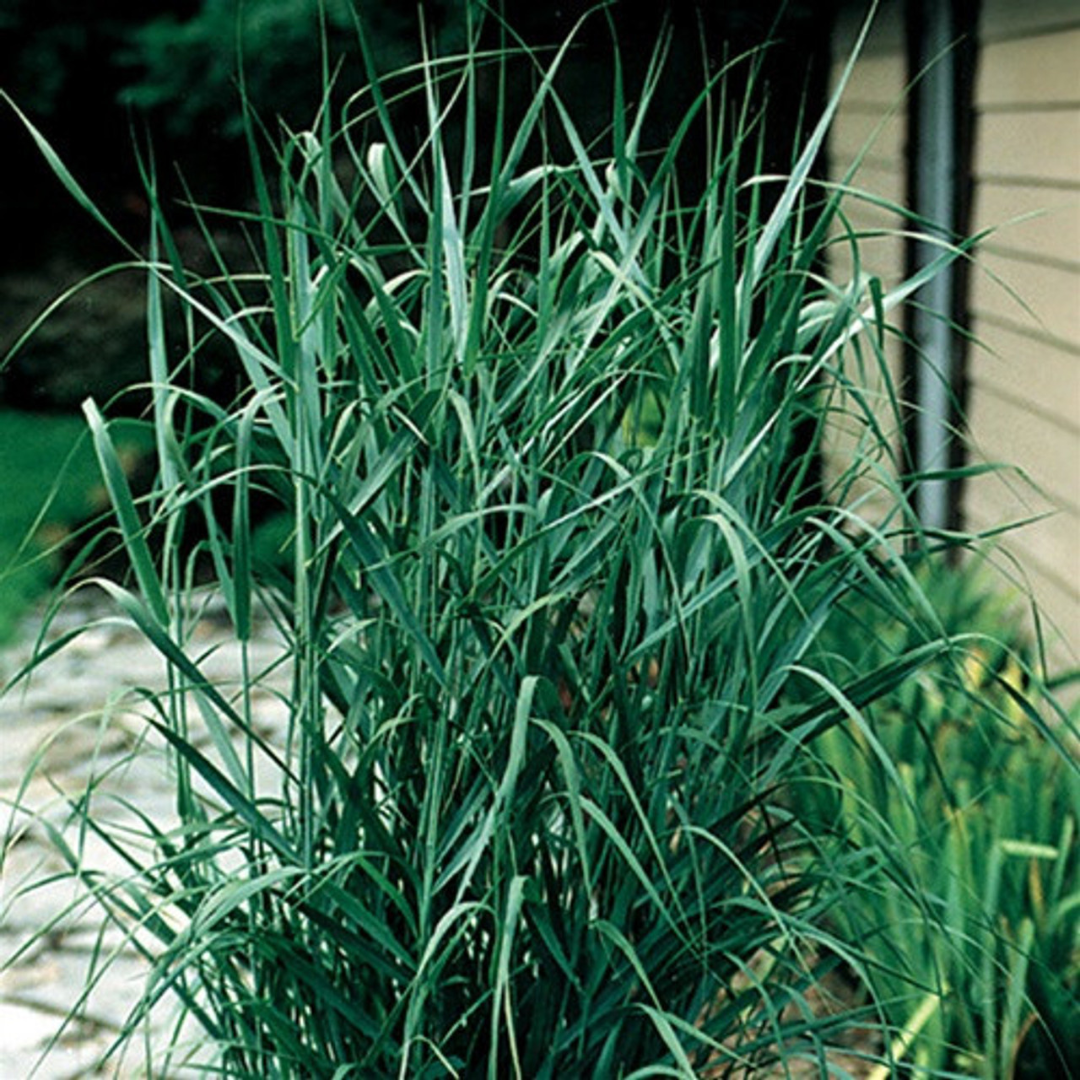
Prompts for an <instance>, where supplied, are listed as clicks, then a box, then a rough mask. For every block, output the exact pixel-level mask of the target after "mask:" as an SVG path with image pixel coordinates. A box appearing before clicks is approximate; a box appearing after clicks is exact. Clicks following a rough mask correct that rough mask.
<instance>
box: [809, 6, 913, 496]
mask: <svg viewBox="0 0 1080 1080" xmlns="http://www.w3.org/2000/svg"><path fill="white" fill-rule="evenodd" d="M859 17H860V13H847V14H846V15H844V16H842V17H841V25H840V26H839V27H838V32H837V36H836V49H835V55H834V66H833V73H832V75H833V78H832V82H833V86H834V87H835V86H836V85H837V83H838V82H839V79H840V76H841V74H842V72H843V70H844V66H845V64H846V62H847V58H848V49H849V48H850V46H851V44H852V42H854V40H855V37H856V35H857V32H858V26H859ZM906 84H907V65H906V57H905V46H904V25H903V5H902V3H900V2H899V0H893V2H888V3H886V4H884V5H883V7H882V10H881V11H880V13H879V16H878V19H877V21H876V22H875V24H874V27H873V31H872V35H871V37H870V38H869V40H868V41H867V44H866V47H865V49H864V51H863V54H862V55H861V56H860V58H859V60H858V62H857V63H856V66H855V69H854V71H853V72H852V75H851V78H850V80H849V82H848V85H847V88H846V90H845V92H844V96H843V99H842V101H841V104H840V108H839V110H838V112H837V115H836V119H835V121H834V123H833V127H832V130H831V132H830V141H829V171H830V176H831V178H832V179H833V180H836V181H839V180H843V179H845V177H847V175H848V172H849V170H850V169H851V167H852V166H853V164H854V163H855V162H856V161H859V162H860V164H859V168H858V171H857V173H856V174H855V175H854V176H853V177H852V178H851V179H850V180H849V183H850V185H851V186H852V187H853V188H856V189H859V190H861V191H865V192H867V193H868V194H870V195H873V196H875V197H877V198H879V199H884V200H887V201H888V202H890V203H894V204H897V205H903V202H904V194H905V189H906V184H905V175H906V171H907V165H906V158H905V155H906V153H907V114H906V109H905V107H904V94H905V87H906ZM845 212H846V215H847V217H848V220H849V222H850V226H851V227H852V228H853V229H854V230H855V231H856V232H857V233H858V234H859V236H860V244H859V258H860V260H861V268H862V271H863V273H864V274H872V275H874V276H876V277H879V278H880V279H881V281H882V283H883V285H884V286H885V288H889V287H890V286H892V285H895V284H897V283H898V282H899V281H900V280H902V278H903V273H904V242H903V240H902V239H900V238H899V237H898V236H897V235H896V233H897V231H898V230H900V229H903V228H904V217H903V215H902V214H898V213H894V212H891V211H890V210H888V209H886V208H883V207H880V206H876V205H873V204H872V203H871V202H868V201H864V200H860V199H858V198H856V197H851V198H849V199H848V201H847V204H846V207H845ZM879 233H880V234H883V235H875V234H879ZM853 269H854V266H853V259H852V253H851V250H850V245H849V244H848V243H847V241H846V240H845V239H844V238H843V237H842V236H841V235H840V233H839V232H836V233H834V242H833V245H832V247H831V248H830V253H829V272H830V277H831V278H832V280H833V281H835V282H837V283H846V282H848V281H850V279H851V276H852V272H853ZM886 361H887V367H888V371H889V379H890V380H891V382H892V384H893V386H894V387H900V375H901V370H902V350H901V348H900V346H899V343H898V342H897V341H896V340H895V339H890V340H889V341H888V344H887V347H886ZM857 363H858V361H857V358H856V356H855V355H854V351H852V352H851V354H850V355H849V356H848V357H847V358H846V359H845V366H844V375H845V377H846V378H849V379H852V380H857V381H858V382H860V383H862V384H863V385H865V387H866V392H867V396H868V398H869V400H870V401H871V402H872V403H873V413H874V416H875V419H876V422H877V423H878V424H879V425H880V426H881V428H882V430H884V431H885V432H887V434H888V435H889V437H890V441H891V443H892V449H893V450H894V451H895V449H896V448H897V447H898V445H899V435H900V433H899V431H898V430H897V423H896V418H895V417H894V416H893V415H892V413H893V410H892V408H891V406H890V402H889V392H888V387H887V380H886V379H885V378H884V377H883V376H882V375H881V374H880V372H874V371H873V370H872V364H873V361H872V360H871V359H870V358H867V363H868V364H870V365H871V370H870V371H869V373H868V374H867V376H866V377H865V378H862V377H860V372H859V369H858V367H857ZM833 406H834V409H835V412H834V419H833V422H832V424H831V425H830V428H829V431H828V434H827V437H826V439H825V446H824V466H825V478H826V482H827V483H829V482H832V481H834V480H835V479H836V477H837V476H839V475H841V474H842V473H843V472H844V470H845V468H846V467H847V465H848V464H849V463H850V462H851V461H852V460H853V458H854V456H855V454H856V453H857V452H858V448H859V443H860V440H861V439H862V438H864V437H865V434H866V421H865V420H864V419H862V417H861V416H860V414H859V410H858V409H857V407H856V405H855V403H854V402H853V401H852V400H851V398H850V397H849V396H848V395H846V394H842V393H839V394H837V395H836V396H835V398H834V399H833ZM889 471H890V472H891V469H890V470H889ZM875 482H876V481H875V480H874V479H873V478H872V477H870V476H868V477H867V479H866V482H865V483H862V484H860V485H858V486H857V487H856V488H855V489H854V490H852V491H851V492H850V493H849V495H850V498H851V499H852V500H864V499H869V502H868V503H864V504H863V505H861V506H860V512H862V513H864V514H867V515H868V516H870V517H876V516H878V514H877V513H876V511H877V508H878V506H879V505H881V506H883V505H884V502H881V503H877V502H876V501H875V499H874V496H873V487H874V484H875Z"/></svg>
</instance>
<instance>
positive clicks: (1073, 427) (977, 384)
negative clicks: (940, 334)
mask: <svg viewBox="0 0 1080 1080" xmlns="http://www.w3.org/2000/svg"><path fill="white" fill-rule="evenodd" d="M977 368H978V365H975V366H974V367H972V368H969V369H968V381H969V383H970V384H971V386H972V388H978V389H979V390H980V391H982V393H984V394H985V395H986V396H987V397H992V398H997V400H998V401H1003V402H1005V403H1006V404H1008V405H1012V406H1014V407H1015V408H1016V409H1018V410H1019V411H1021V412H1023V413H1024V414H1025V415H1026V416H1037V417H1038V418H1039V419H1040V420H1043V421H1045V422H1046V423H1048V424H1051V425H1052V426H1054V427H1056V428H1057V429H1058V431H1060V432H1061V434H1062V435H1068V436H1069V437H1070V438H1080V424H1078V423H1075V422H1073V421H1070V420H1068V419H1066V418H1065V417H1063V416H1061V415H1060V414H1059V413H1052V412H1050V411H1049V410H1048V409H1047V408H1046V407H1045V406H1043V405H1039V404H1038V403H1037V402H1034V401H1032V400H1031V399H1030V398H1025V397H1021V396H1020V395H1019V394H1016V393H1014V392H1013V391H1011V390H1007V389H1004V388H1003V387H1002V386H1001V384H1000V383H996V382H994V381H993V379H985V378H979V376H978V374H977Z"/></svg>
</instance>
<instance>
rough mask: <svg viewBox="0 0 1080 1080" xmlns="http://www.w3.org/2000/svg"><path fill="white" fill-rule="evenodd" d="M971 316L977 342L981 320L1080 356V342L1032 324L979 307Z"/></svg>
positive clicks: (972, 310) (973, 310)
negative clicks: (1015, 320)
mask: <svg viewBox="0 0 1080 1080" xmlns="http://www.w3.org/2000/svg"><path fill="white" fill-rule="evenodd" d="M971 316H972V318H973V320H975V323H973V336H974V337H975V339H976V340H978V337H979V330H978V326H977V325H976V324H977V321H978V320H980V319H981V320H982V321H983V322H986V323H989V324H990V325H991V326H997V327H1000V328H1001V329H1002V330H1008V331H1009V332H1010V333H1013V334H1016V335H1017V336H1018V337H1026V338H1031V340H1032V341H1038V342H1040V343H1042V344H1043V345H1050V346H1052V347H1053V348H1055V349H1060V350H1061V351H1062V352H1066V353H1069V354H1070V355H1071V356H1080V341H1071V340H1070V339H1069V338H1062V337H1058V336H1057V335H1056V334H1051V333H1048V332H1047V331H1045V330H1040V329H1039V328H1038V327H1036V326H1032V325H1031V324H1030V323H1018V322H1014V321H1013V320H1012V319H1008V318H1003V317H1002V316H1000V315H995V314H993V313H992V312H987V311H983V310H982V309H981V308H977V307H972V308H971Z"/></svg>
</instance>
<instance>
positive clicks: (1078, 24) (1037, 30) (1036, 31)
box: [978, 18, 1080, 48]
mask: <svg viewBox="0 0 1080 1080" xmlns="http://www.w3.org/2000/svg"><path fill="white" fill-rule="evenodd" d="M1068 30H1080V18H1068V19H1057V20H1050V21H1049V22H1045V23H1033V24H1032V25H1031V26H1027V27H1024V28H1023V29H1019V30H1004V31H998V32H996V33H995V32H994V31H993V30H990V29H986V28H984V29H983V31H982V32H981V33H980V34H979V38H978V42H979V47H980V48H982V47H985V46H986V45H1000V44H1002V43H1003V42H1007V41H1025V40H1027V39H1028V38H1034V37H1044V36H1046V35H1048V34H1060V33H1063V32H1064V31H1068Z"/></svg>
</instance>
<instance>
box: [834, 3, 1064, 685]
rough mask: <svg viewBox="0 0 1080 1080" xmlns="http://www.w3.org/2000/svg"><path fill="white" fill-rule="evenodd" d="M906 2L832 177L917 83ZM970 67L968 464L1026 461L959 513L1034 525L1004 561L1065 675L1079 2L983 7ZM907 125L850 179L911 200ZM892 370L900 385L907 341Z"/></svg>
mask: <svg viewBox="0 0 1080 1080" xmlns="http://www.w3.org/2000/svg"><path fill="white" fill-rule="evenodd" d="M865 6H866V5H864V4H858V3H853V4H851V5H849V6H848V10H847V11H846V12H845V13H844V14H843V15H842V16H841V17H840V19H839V22H838V26H837V32H836V36H835V39H834V40H835V45H836V47H835V48H834V57H835V64H834V79H835V77H836V76H838V74H839V72H840V70H842V67H843V60H844V58H845V55H846V54H845V48H846V42H848V41H850V40H851V39H852V38H853V27H854V26H855V25H856V24H857V22H858V18H859V17H860V15H861V14H862V11H863V10H864V9H865ZM904 9H905V5H904V4H903V3H902V2H901V0H885V3H884V4H883V5H882V8H881V11H880V13H879V25H878V27H876V28H875V35H874V40H873V41H872V42H871V44H870V47H869V48H868V49H867V51H866V53H865V55H864V56H863V57H862V58H861V59H860V61H859V63H858V66H857V69H856V72H855V76H854V78H853V80H852V82H851V83H850V85H849V87H848V91H847V94H846V95H845V99H844V102H843V104H842V106H841V109H840V112H839V114H838V116H837V120H836V124H835V128H834V132H833V136H832V142H831V161H830V168H831V174H832V176H833V177H834V178H839V177H840V176H841V175H842V174H843V172H844V170H845V169H846V167H847V165H848V164H849V163H850V162H851V161H852V160H853V159H854V157H855V156H856V154H857V153H858V152H859V151H860V149H863V148H864V144H865V142H866V139H867V138H868V137H869V135H870V133H871V132H873V130H874V129H875V126H876V124H877V123H878V122H879V121H880V120H881V118H882V116H883V115H884V114H885V113H886V112H887V111H888V110H890V109H895V107H896V105H897V102H898V100H899V99H900V98H901V97H902V95H903V92H904V88H905V86H906V85H907V84H908V82H909V77H910V76H909V72H908V69H907V48H906V40H905V34H906V30H905V12H904ZM976 70H977V77H976V83H975V86H974V87H973V88H972V89H973V97H974V109H975V117H974V121H975V123H974V130H975V147H974V160H973V163H972V174H973V175H972V178H971V179H972V183H973V193H972V194H973V221H972V228H973V230H981V229H984V228H987V227H990V226H993V227H995V231H994V232H993V234H992V235H990V236H989V237H988V238H987V239H986V240H984V241H983V242H982V243H981V244H980V245H979V248H978V250H977V252H976V255H975V262H974V267H973V268H972V272H971V273H970V275H969V282H968V288H969V293H968V308H969V312H970V317H971V329H972V331H973V333H974V336H975V338H976V339H977V340H978V342H979V343H980V344H979V345H976V346H974V347H972V348H971V349H970V350H969V351H968V356H967V359H966V375H967V383H968V388H967V393H968V400H967V417H968V422H969V429H970V439H969V449H968V457H969V460H970V461H972V462H1007V463H1010V464H1012V465H1014V466H1016V467H1017V468H1016V469H1014V470H1012V471H1005V472H1000V473H994V474H990V475H986V476H980V477H977V478H973V479H971V480H969V481H968V482H967V483H966V484H965V485H964V488H963V492H962V495H961V506H960V509H961V517H962V522H963V525H964V526H965V527H966V528H969V529H982V530H989V529H993V528H995V527H997V526H1000V525H1002V524H1003V523H1005V522H1016V521H1020V520H1025V519H1030V518H1034V517H1041V520H1038V521H1034V522H1031V523H1029V524H1026V525H1024V526H1022V527H1020V528H1018V529H1017V530H1015V531H1013V532H1011V533H1009V534H1008V535H1007V536H1006V538H1005V539H1004V540H1003V541H1002V542H1001V551H1002V553H1003V558H1002V559H999V562H1004V563H1005V565H1009V563H1008V559H1009V558H1010V557H1014V558H1015V560H1016V565H1015V566H1014V572H1015V573H1016V576H1017V577H1018V578H1019V579H1020V580H1022V581H1023V582H1025V583H1026V586H1027V587H1030V589H1031V590H1032V591H1033V593H1034V595H1035V597H1036V598H1037V600H1038V602H1039V604H1040V607H1041V609H1042V611H1043V614H1044V616H1045V617H1046V623H1047V625H1046V627H1045V629H1047V630H1048V632H1049V637H1050V638H1051V639H1052V640H1051V644H1052V653H1053V655H1054V657H1055V660H1056V666H1059V667H1060V666H1062V665H1070V664H1075V663H1076V662H1077V656H1078V654H1080V0H1024V2H1023V3H1018V2H1017V0H982V4H981V7H980V12H979V22H978V57H977V68H976ZM907 132H908V129H907V123H906V110H905V109H904V108H901V109H900V110H899V112H898V114H897V115H895V116H894V118H893V119H892V120H891V121H889V122H888V123H887V125H886V126H885V128H884V129H883V130H882V132H881V133H880V134H879V136H878V138H877V140H876V141H875V143H874V144H873V146H872V147H871V149H870V150H869V151H868V153H867V156H866V158H865V161H864V164H863V167H862V168H861V169H860V172H859V175H858V178H857V183H859V184H861V185H862V186H864V187H867V188H871V189H872V190H874V191H875V192H877V193H879V194H881V195H883V196H885V197H887V198H890V199H895V200H896V201H898V202H901V203H904V202H906V201H907V200H906V194H907V192H906V178H907V165H906V162H907V155H908V153H909V152H910V150H911V148H910V146H909V139H908V134H907ZM1026 215H1034V216H1031V217H1027V216H1026ZM1021 218H1022V219H1023V220H1017V219H1021ZM853 220H857V222H858V224H859V225H860V226H864V227H866V228H873V227H874V226H875V225H880V226H883V227H885V228H891V227H896V226H897V225H898V224H900V222H899V220H898V219H897V218H896V217H895V216H891V215H887V214H883V213H882V212H880V211H873V210H866V211H861V210H860V211H856V212H855V213H853ZM866 250H867V260H868V261H869V262H872V263H873V265H874V266H875V269H877V270H878V271H879V272H880V273H881V274H882V277H883V278H884V280H885V281H886V282H888V281H890V280H893V281H894V280H896V279H898V278H899V276H900V275H901V273H902V271H903V267H904V249H903V244H902V242H901V241H900V240H898V239H885V240H880V241H872V242H871V243H870V244H868V245H867V248H866ZM831 266H832V274H833V277H834V279H837V280H839V279H842V278H843V277H844V275H846V274H847V273H848V272H849V271H850V258H849V257H847V256H846V255H845V254H844V253H843V251H842V250H841V249H840V248H837V249H835V251H834V257H833V259H832V260H831ZM890 364H891V367H892V368H893V370H895V371H896V373H897V378H899V372H900V370H901V361H900V348H899V346H895V347H894V349H893V351H892V353H891V354H890ZM846 437H847V436H845V433H844V431H843V430H841V431H840V432H838V433H836V434H834V435H832V436H831V437H830V439H829V445H828V447H827V453H826V475H829V474H835V472H836V470H837V468H838V467H839V463H840V462H841V461H842V460H843V455H844V454H845V453H850V450H851V441H850V437H847V441H846V442H845V438H846Z"/></svg>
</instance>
